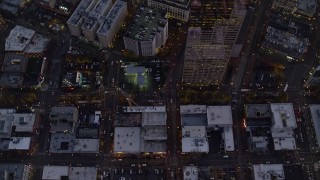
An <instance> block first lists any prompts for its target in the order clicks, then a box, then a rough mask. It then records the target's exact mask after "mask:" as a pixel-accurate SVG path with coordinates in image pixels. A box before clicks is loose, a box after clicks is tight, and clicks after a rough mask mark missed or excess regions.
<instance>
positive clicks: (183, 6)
mask: <svg viewBox="0 0 320 180" xmlns="http://www.w3.org/2000/svg"><path fill="white" fill-rule="evenodd" d="M147 3H148V6H149V7H152V8H154V9H158V10H159V11H163V12H165V13H167V15H166V16H167V17H172V18H175V19H178V20H181V21H185V22H188V20H189V16H190V4H191V1H190V0H178V1H173V0H148V1H147Z"/></svg>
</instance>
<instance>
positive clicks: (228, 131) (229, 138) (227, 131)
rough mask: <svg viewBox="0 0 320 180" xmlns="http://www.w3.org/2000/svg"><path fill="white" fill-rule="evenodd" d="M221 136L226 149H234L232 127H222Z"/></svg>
mask: <svg viewBox="0 0 320 180" xmlns="http://www.w3.org/2000/svg"><path fill="white" fill-rule="evenodd" d="M223 138H224V148H225V150H226V151H234V137H233V128H232V127H224V128H223Z"/></svg>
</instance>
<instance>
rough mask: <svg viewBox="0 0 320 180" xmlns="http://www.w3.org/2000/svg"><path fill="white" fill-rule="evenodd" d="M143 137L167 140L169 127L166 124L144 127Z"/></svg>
mask: <svg viewBox="0 0 320 180" xmlns="http://www.w3.org/2000/svg"><path fill="white" fill-rule="evenodd" d="M143 130H144V134H143V138H144V139H145V140H166V139H167V127H166V126H147V127H144V128H143Z"/></svg>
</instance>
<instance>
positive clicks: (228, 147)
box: [207, 106, 234, 151]
mask: <svg viewBox="0 0 320 180" xmlns="http://www.w3.org/2000/svg"><path fill="white" fill-rule="evenodd" d="M207 119H208V129H223V131H222V139H223V140H224V149H225V151H234V137H233V119H232V111H231V106H207Z"/></svg>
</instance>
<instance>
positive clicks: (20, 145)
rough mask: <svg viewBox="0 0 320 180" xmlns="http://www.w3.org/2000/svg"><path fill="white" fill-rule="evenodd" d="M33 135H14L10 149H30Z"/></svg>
mask: <svg viewBox="0 0 320 180" xmlns="http://www.w3.org/2000/svg"><path fill="white" fill-rule="evenodd" d="M30 143H31V137H12V139H11V140H10V143H9V148H8V150H29V148H30Z"/></svg>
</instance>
